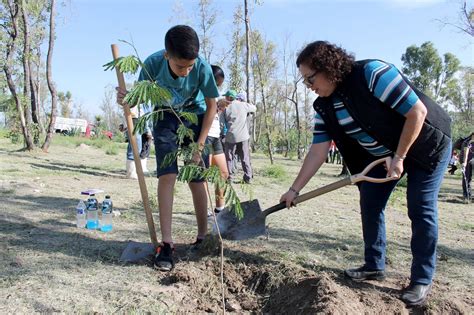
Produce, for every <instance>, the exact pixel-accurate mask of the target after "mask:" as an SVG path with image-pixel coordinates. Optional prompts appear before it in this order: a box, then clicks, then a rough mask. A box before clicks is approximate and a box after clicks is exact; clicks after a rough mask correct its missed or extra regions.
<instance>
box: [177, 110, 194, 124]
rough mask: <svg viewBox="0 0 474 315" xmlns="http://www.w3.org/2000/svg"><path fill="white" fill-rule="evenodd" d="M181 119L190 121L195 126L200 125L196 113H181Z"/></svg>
mask: <svg viewBox="0 0 474 315" xmlns="http://www.w3.org/2000/svg"><path fill="white" fill-rule="evenodd" d="M178 115H179V117H180V118H183V119H184V120H187V121H189V122H190V123H191V124H193V125H197V124H198V117H197V115H196V113H190V112H181V113H179V114H178Z"/></svg>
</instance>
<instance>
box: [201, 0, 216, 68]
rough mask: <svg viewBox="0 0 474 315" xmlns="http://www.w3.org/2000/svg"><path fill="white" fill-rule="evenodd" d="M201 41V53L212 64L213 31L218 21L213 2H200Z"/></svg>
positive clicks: (205, 0) (208, 0)
mask: <svg viewBox="0 0 474 315" xmlns="http://www.w3.org/2000/svg"><path fill="white" fill-rule="evenodd" d="M198 12H199V14H198V16H199V24H198V26H199V30H200V34H199V39H200V41H201V51H202V54H203V56H204V58H205V59H206V60H207V61H208V62H209V63H211V55H212V51H213V50H214V43H213V42H212V40H211V38H212V37H213V36H214V35H213V33H212V29H213V28H214V26H215V24H216V20H217V11H216V9H215V8H214V7H213V6H212V0H199V4H198Z"/></svg>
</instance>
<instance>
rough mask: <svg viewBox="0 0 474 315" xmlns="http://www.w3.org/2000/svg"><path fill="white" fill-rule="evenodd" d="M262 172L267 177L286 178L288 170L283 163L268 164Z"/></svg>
mask: <svg viewBox="0 0 474 315" xmlns="http://www.w3.org/2000/svg"><path fill="white" fill-rule="evenodd" d="M262 174H263V176H265V177H272V178H284V177H286V171H285V169H284V168H283V166H281V165H268V166H265V167H264V169H263V170H262Z"/></svg>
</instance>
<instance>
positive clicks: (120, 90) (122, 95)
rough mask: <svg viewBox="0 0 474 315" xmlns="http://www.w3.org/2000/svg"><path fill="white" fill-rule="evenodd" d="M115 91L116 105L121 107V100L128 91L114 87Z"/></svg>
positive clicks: (122, 102)
mask: <svg viewBox="0 0 474 315" xmlns="http://www.w3.org/2000/svg"><path fill="white" fill-rule="evenodd" d="M115 90H116V91H117V103H119V104H120V105H122V106H123V105H124V101H123V99H124V98H125V96H126V95H127V93H128V91H127V90H124V89H122V88H120V87H116V88H115Z"/></svg>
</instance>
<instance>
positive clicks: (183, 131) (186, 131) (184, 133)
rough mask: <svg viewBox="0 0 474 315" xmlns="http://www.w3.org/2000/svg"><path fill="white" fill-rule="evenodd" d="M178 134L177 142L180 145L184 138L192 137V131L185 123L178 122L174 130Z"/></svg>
mask: <svg viewBox="0 0 474 315" xmlns="http://www.w3.org/2000/svg"><path fill="white" fill-rule="evenodd" d="M176 134H177V135H178V144H179V145H181V144H183V143H184V138H190V139H193V138H194V131H193V130H192V129H190V128H187V127H186V126H185V125H183V124H180V125H179V127H178V130H177V132H176Z"/></svg>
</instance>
